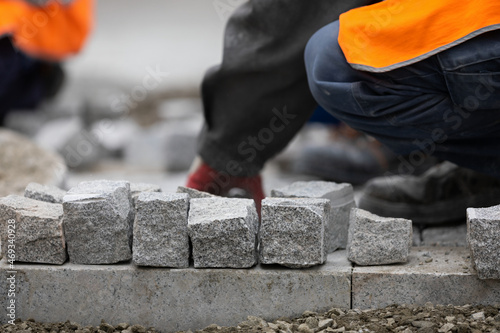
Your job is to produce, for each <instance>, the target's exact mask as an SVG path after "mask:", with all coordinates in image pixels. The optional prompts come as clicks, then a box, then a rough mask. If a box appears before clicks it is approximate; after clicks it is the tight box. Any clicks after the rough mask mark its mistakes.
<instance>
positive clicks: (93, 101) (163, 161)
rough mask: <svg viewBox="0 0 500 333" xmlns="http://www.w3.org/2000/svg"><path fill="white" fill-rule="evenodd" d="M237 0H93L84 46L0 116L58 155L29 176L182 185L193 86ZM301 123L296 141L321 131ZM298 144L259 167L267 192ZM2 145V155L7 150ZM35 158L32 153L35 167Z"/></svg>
mask: <svg viewBox="0 0 500 333" xmlns="http://www.w3.org/2000/svg"><path fill="white" fill-rule="evenodd" d="M243 2H244V0H147V1H140V2H139V1H132V0H105V1H104V0H101V1H97V2H96V3H95V5H96V7H95V17H94V27H93V30H92V33H91V34H90V36H89V38H88V40H87V41H86V44H85V46H84V48H83V50H82V51H81V52H80V53H79V54H77V55H76V56H73V57H70V58H69V59H68V60H65V61H64V62H63V63H62V67H63V70H64V83H63V86H62V88H61V90H60V91H59V92H58V93H57V95H56V96H55V97H54V98H52V99H50V100H47V101H45V102H43V103H42V104H41V105H40V106H39V107H37V109H36V110H23V109H17V110H15V111H13V112H10V113H9V114H8V115H7V116H6V118H5V120H4V127H5V128H8V129H12V130H14V131H16V132H18V133H22V134H23V135H26V136H27V137H29V138H31V139H32V141H34V142H35V143H36V144H37V145H39V146H41V147H43V148H46V149H48V150H51V151H56V152H58V153H59V154H60V155H61V156H62V158H63V159H64V163H65V164H66V166H67V171H63V167H62V166H59V167H58V169H59V171H57V172H52V173H49V174H48V175H47V176H46V177H48V178H55V179H47V180H44V179H42V180H40V179H34V180H35V181H38V182H43V183H52V184H55V185H58V186H61V187H64V188H70V187H72V186H74V185H76V184H77V183H79V182H80V181H83V180H89V179H101V178H105V179H126V180H129V181H134V182H148V183H153V184H158V185H160V186H161V187H162V189H163V190H164V191H175V189H176V188H177V186H179V185H184V183H185V179H186V176H187V173H188V169H189V166H190V164H191V162H192V160H193V158H194V157H195V155H196V139H197V135H198V132H199V131H200V129H201V127H202V124H203V115H202V106H201V102H200V96H199V86H200V83H201V80H202V77H203V75H204V72H205V71H206V70H207V69H208V68H209V67H210V66H213V65H216V64H218V63H219V62H220V60H221V57H222V42H223V31H224V26H225V23H226V21H227V19H228V18H229V16H230V15H231V13H232V11H234V9H235V8H236V7H237V6H239V5H241V4H242V3H243ZM311 126H314V125H311ZM309 133H310V134H302V141H304V137H307V136H308V135H314V136H316V137H317V136H321V135H328V134H327V131H321V130H319V131H318V130H317V129H315V130H314V131H309ZM299 137H300V135H299ZM0 141H2V140H0ZM296 141H300V139H297V140H296ZM306 141H307V140H306ZM297 145H299V144H298V143H292V145H291V146H292V148H290V149H289V150H288V151H287V152H285V153H284V154H283V155H282V157H280V158H277V159H276V160H275V162H273V163H270V165H269V166H268V167H267V168H266V170H265V171H264V178H265V185H266V190H267V193H269V191H270V189H271V188H275V187H277V186H282V185H287V184H289V183H290V182H291V181H292V180H296V179H307V178H305V177H302V176H297V175H292V174H287V173H286V172H282V171H283V170H286V168H285V169H283V168H282V167H283V165H284V164H286V161H287V157H286V156H290V155H292V154H293V146H297ZM16 149H17V148H16ZM0 150H1V148H0ZM287 154H288V155H287ZM1 155H2V156H3V157H2V158H3V159H4V161H3V165H6V161H5V159H7V158H9V159H11V158H13V157H12V154H10V155H9V154H7V155H6V154H5V153H4V154H1ZM31 155H32V156H34V155H33V153H31ZM8 156H10V157H8ZM40 161H41V159H39V158H34V161H33V163H34V164H36V165H37V167H38V168H40V167H41V168H43V167H44V166H41V165H40ZM25 162H26V161H25ZM47 167H49V168H54V167H50V166H47ZM13 168H16V166H15V164H14V165H13ZM56 169H57V168H56ZM4 171H5V170H4ZM0 180H1V174H0ZM4 183H5V179H4ZM5 186H7V187H8V188H7V189H6V190H5V191H4V193H3V195H7V194H11V193H12V192H13V187H12V186H13V185H12V184H10V185H9V184H4V187H5ZM9 186H10V187H9ZM24 186H25V184H24V185H22V184H21V185H19V186H18V187H19V190H20V191H21V190H24ZM14 187H15V186H14ZM5 192H7V193H5ZM21 192H22V191H21Z"/></svg>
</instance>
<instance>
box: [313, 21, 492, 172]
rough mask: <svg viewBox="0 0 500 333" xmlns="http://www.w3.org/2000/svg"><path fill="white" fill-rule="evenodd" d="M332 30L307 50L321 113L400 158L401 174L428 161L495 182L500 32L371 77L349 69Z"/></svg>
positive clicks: (319, 34) (321, 32) (333, 26)
mask: <svg viewBox="0 0 500 333" xmlns="http://www.w3.org/2000/svg"><path fill="white" fill-rule="evenodd" d="M338 28H339V25H338V21H335V22H333V23H331V24H329V25H327V26H325V27H323V28H322V29H320V30H319V31H317V32H316V33H315V34H314V35H313V36H312V37H311V39H310V40H309V43H308V44H307V47H306V51H305V62H306V70H307V75H308V81H309V87H310V89H311V91H312V94H313V96H314V98H315V99H316V101H317V102H318V103H319V104H320V105H321V106H322V107H323V108H324V109H325V110H327V111H328V112H330V113H331V114H333V115H334V116H335V117H337V118H338V119H340V120H342V121H344V122H346V123H347V124H349V125H350V126H351V127H353V128H355V129H358V130H360V131H363V132H365V133H368V134H370V135H372V136H373V137H375V138H377V139H378V140H379V141H380V142H382V143H383V144H385V145H387V146H388V147H389V148H391V149H392V150H394V151H395V152H396V153H398V154H401V157H400V160H401V163H402V164H401V169H400V171H404V170H405V169H407V170H408V169H409V170H408V171H409V172H411V171H412V170H411V168H412V167H413V168H415V167H416V166H418V165H419V164H421V163H423V159H424V158H425V156H426V155H434V156H436V157H439V158H442V159H444V160H449V161H451V162H454V163H456V164H458V165H461V166H464V167H468V168H471V169H474V170H476V171H479V172H482V173H486V174H489V175H492V176H495V177H499V178H500V31H499V30H497V31H492V32H488V33H485V34H482V35H480V36H478V37H475V38H473V39H471V40H469V41H467V42H465V43H462V44H460V45H458V46H455V47H453V48H451V49H449V50H446V51H443V52H441V53H439V54H437V55H435V56H432V57H430V58H427V59H425V60H422V61H420V62H418V63H415V64H413V65H409V66H405V67H402V68H398V69H395V70H392V71H388V72H384V73H371V72H365V71H358V70H355V69H353V68H352V67H351V66H350V65H349V64H348V63H347V61H346V59H345V57H344V54H343V53H342V50H341V49H340V47H339V45H338V42H337V36H338ZM403 155H407V157H405V158H403V157H402V156H403Z"/></svg>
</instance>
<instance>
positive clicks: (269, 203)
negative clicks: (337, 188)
mask: <svg viewBox="0 0 500 333" xmlns="http://www.w3.org/2000/svg"><path fill="white" fill-rule="evenodd" d="M329 212H330V203H329V201H328V200H327V199H311V198H266V199H264V200H262V223H261V226H260V234H259V238H260V249H259V255H260V256H259V258H260V262H261V263H263V264H280V265H284V266H288V267H308V266H313V265H318V264H322V263H324V262H325V260H326V253H327V251H326V243H325V224H326V223H327V221H328V219H329Z"/></svg>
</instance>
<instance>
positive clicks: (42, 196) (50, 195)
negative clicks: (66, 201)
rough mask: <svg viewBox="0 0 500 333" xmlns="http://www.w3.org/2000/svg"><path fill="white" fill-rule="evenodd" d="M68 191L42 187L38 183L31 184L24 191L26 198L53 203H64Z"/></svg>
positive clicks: (54, 187) (53, 187) (48, 186)
mask: <svg viewBox="0 0 500 333" xmlns="http://www.w3.org/2000/svg"><path fill="white" fill-rule="evenodd" d="M65 194H66V191H64V190H62V189H60V188H58V187H56V186H52V185H42V184H38V183H29V184H28V186H26V189H25V191H24V196H25V197H26V198H30V199H34V200H39V201H45V202H51V203H62V201H63V197H64V195H65Z"/></svg>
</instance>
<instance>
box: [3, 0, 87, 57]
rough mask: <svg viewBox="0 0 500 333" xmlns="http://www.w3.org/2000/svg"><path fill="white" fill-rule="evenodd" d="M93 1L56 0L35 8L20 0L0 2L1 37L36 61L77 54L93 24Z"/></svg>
mask: <svg viewBox="0 0 500 333" xmlns="http://www.w3.org/2000/svg"><path fill="white" fill-rule="evenodd" d="M92 10H93V3H92V0H74V1H73V2H71V3H70V4H67V5H64V4H62V3H60V2H58V1H57V0H52V1H49V2H48V3H47V4H46V5H44V6H40V7H38V6H34V5H31V4H28V3H26V2H24V1H21V0H0V36H2V35H10V36H12V40H13V43H14V44H15V45H16V47H18V48H19V49H21V50H22V51H23V52H25V53H27V54H29V55H31V56H33V57H37V58H43V59H47V60H61V59H63V58H65V57H67V56H69V55H71V54H75V53H77V52H78V51H79V50H80V49H81V47H82V46H83V43H84V42H85V39H86V37H87V35H88V33H89V31H90V28H91V24H92Z"/></svg>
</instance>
